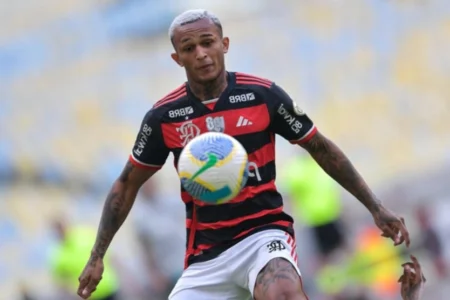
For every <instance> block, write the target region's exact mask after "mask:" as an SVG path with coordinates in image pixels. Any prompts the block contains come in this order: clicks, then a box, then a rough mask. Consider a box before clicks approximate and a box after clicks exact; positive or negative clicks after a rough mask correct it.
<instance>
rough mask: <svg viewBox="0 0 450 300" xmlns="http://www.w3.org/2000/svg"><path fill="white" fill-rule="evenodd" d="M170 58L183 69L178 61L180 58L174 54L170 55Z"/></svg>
mask: <svg viewBox="0 0 450 300" xmlns="http://www.w3.org/2000/svg"><path fill="white" fill-rule="evenodd" d="M170 56H171V57H172V59H173V61H174V62H176V63H177V64H178V65H179V66H180V67H184V65H183V63H182V62H181V61H180V57H179V56H178V54H177V53H176V52H175V53H172V54H171V55H170Z"/></svg>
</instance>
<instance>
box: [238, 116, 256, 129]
mask: <svg viewBox="0 0 450 300" xmlns="http://www.w3.org/2000/svg"><path fill="white" fill-rule="evenodd" d="M250 125H253V123H252V121H250V120H249V119H246V118H244V117H243V116H240V117H239V120H238V122H237V124H236V127H243V126H250Z"/></svg>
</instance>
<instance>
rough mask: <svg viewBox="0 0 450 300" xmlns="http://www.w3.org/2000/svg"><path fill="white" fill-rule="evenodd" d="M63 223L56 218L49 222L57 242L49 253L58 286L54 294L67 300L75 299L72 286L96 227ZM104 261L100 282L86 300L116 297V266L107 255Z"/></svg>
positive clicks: (117, 289)
mask: <svg viewBox="0 0 450 300" xmlns="http://www.w3.org/2000/svg"><path fill="white" fill-rule="evenodd" d="M66 222H67V221H66V220H64V219H62V218H58V219H56V220H54V221H53V224H52V227H53V230H54V232H55V233H56V235H57V245H56V247H55V249H54V251H53V252H52V254H51V273H52V277H53V280H54V282H55V283H56V286H57V288H58V292H57V293H58V296H57V297H58V298H59V299H64V300H69V299H78V297H76V294H75V293H74V288H76V286H77V284H78V276H79V275H80V272H81V271H82V270H83V267H84V264H85V262H86V259H87V258H88V257H89V253H90V251H91V248H92V243H93V241H95V230H94V229H92V228H90V227H84V226H69V225H68V224H67V223H66ZM104 264H105V266H106V270H105V272H104V273H103V278H102V282H101V283H100V284H99V285H98V286H97V289H96V290H95V292H94V293H92V296H91V297H90V298H89V299H92V300H118V299H119V281H118V276H117V274H116V271H115V268H114V267H113V265H112V263H111V262H110V260H109V258H108V257H105V259H104Z"/></svg>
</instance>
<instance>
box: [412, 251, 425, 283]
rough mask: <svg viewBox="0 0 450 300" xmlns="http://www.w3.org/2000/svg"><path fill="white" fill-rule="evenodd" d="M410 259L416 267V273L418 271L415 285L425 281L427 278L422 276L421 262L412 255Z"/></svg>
mask: <svg viewBox="0 0 450 300" xmlns="http://www.w3.org/2000/svg"><path fill="white" fill-rule="evenodd" d="M410 257H411V260H412V262H413V265H414V271H416V278H415V279H416V280H415V283H419V282H420V281H421V280H424V278H425V277H424V276H423V274H422V267H421V266H420V264H419V261H418V260H417V258H416V257H415V256H414V255H411V256H410Z"/></svg>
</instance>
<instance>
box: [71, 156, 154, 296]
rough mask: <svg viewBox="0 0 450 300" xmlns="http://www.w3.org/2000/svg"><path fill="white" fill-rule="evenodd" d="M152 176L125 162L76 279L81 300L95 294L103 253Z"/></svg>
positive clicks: (100, 272)
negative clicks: (85, 260)
mask: <svg viewBox="0 0 450 300" xmlns="http://www.w3.org/2000/svg"><path fill="white" fill-rule="evenodd" d="M154 173H155V171H152V170H147V169H143V168H138V167H135V166H134V165H133V164H132V163H131V162H127V164H126V166H125V168H124V169H123V171H122V174H121V175H120V176H119V178H118V179H117V180H116V181H115V182H114V184H113V186H112V188H111V191H110V192H109V194H108V197H107V198H106V201H105V204H104V207H103V213H102V217H101V220H100V225H99V228H98V231H97V238H96V241H95V244H94V247H93V249H92V252H91V257H90V258H89V261H88V263H87V265H86V267H85V269H84V271H83V273H82V274H81V276H80V278H79V281H80V285H79V288H78V295H79V296H81V297H82V298H83V299H87V298H88V297H89V296H90V295H91V293H92V292H94V291H95V288H96V286H97V285H98V283H99V282H100V280H101V276H102V273H103V257H104V256H105V253H106V250H107V249H108V247H109V245H110V243H111V241H112V239H113V237H114V235H115V234H116V232H117V231H118V230H119V228H120V226H121V225H122V224H123V222H124V221H125V219H126V217H127V216H128V213H129V212H130V210H131V207H132V206H133V203H134V200H135V199H136V195H137V193H138V191H139V189H140V187H141V186H142V184H143V183H144V182H145V181H147V180H148V179H149V178H150V177H151V176H152V175H153V174H154Z"/></svg>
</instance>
